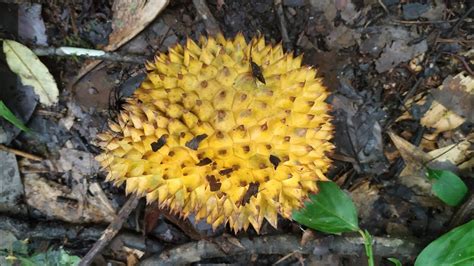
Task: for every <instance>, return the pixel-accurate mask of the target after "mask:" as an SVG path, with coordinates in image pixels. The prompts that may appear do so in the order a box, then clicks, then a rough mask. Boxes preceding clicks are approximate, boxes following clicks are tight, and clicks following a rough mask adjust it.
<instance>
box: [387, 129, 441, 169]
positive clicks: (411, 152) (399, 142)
mask: <svg viewBox="0 0 474 266" xmlns="http://www.w3.org/2000/svg"><path fill="white" fill-rule="evenodd" d="M388 135H389V136H390V139H392V141H393V144H395V146H396V147H397V149H398V151H399V152H400V155H401V156H402V158H403V161H405V164H406V165H407V166H406V167H410V168H411V174H416V175H420V176H423V175H424V170H423V168H424V165H425V164H426V163H428V162H429V161H430V160H432V159H433V158H432V157H431V156H430V155H428V154H426V153H425V152H424V151H423V150H421V149H420V148H418V147H416V146H415V145H413V144H411V143H410V142H408V141H407V140H405V139H403V138H401V137H399V136H397V135H396V134H395V133H393V132H388Z"/></svg>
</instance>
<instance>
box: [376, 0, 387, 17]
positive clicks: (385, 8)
mask: <svg viewBox="0 0 474 266" xmlns="http://www.w3.org/2000/svg"><path fill="white" fill-rule="evenodd" d="M377 1H378V2H379V5H380V6H381V7H382V8H383V10H385V13H387V14H388V13H389V12H388V8H387V6H386V5H385V4H384V3H383V1H382V0H377Z"/></svg>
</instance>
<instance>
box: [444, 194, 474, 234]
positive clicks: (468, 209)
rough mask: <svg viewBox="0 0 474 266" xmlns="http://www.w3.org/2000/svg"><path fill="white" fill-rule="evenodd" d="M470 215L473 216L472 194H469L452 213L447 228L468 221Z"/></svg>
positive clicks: (473, 195) (473, 200) (473, 197)
mask: <svg viewBox="0 0 474 266" xmlns="http://www.w3.org/2000/svg"><path fill="white" fill-rule="evenodd" d="M472 217H474V194H471V195H470V196H469V198H468V199H467V200H466V202H464V204H463V205H461V207H459V208H458V209H457V211H456V212H455V213H454V215H453V217H452V218H451V221H450V222H449V226H448V229H449V230H451V229H453V228H454V227H456V226H459V225H461V224H462V223H464V222H467V221H469V220H470V219H472Z"/></svg>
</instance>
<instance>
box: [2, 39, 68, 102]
mask: <svg viewBox="0 0 474 266" xmlns="http://www.w3.org/2000/svg"><path fill="white" fill-rule="evenodd" d="M3 52H4V53H5V56H6V61H7V63H8V66H9V67H10V69H11V70H12V71H13V72H14V73H16V74H17V75H18V76H19V77H20V79H21V83H22V84H23V85H27V86H32V87H33V90H34V91H35V93H36V94H37V95H38V97H39V101H40V102H41V103H42V104H44V105H46V106H51V105H52V104H54V103H56V102H57V101H58V94H59V90H58V86H57V85H56V81H54V78H53V76H52V75H51V73H49V70H48V68H47V67H46V66H45V65H44V64H43V63H42V62H41V61H40V60H39V58H38V57H37V56H36V55H35V54H34V53H33V52H32V51H31V50H30V49H29V48H28V47H26V46H24V45H23V44H21V43H18V42H15V41H12V40H4V41H3Z"/></svg>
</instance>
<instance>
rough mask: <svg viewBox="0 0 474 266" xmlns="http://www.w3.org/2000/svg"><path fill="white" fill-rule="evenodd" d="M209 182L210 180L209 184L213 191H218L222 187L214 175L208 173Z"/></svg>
mask: <svg viewBox="0 0 474 266" xmlns="http://www.w3.org/2000/svg"><path fill="white" fill-rule="evenodd" d="M206 180H207V182H209V186H210V187H211V191H217V190H219V189H220V188H221V185H222V184H221V183H220V182H219V181H217V179H216V177H215V176H214V175H207V176H206Z"/></svg>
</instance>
